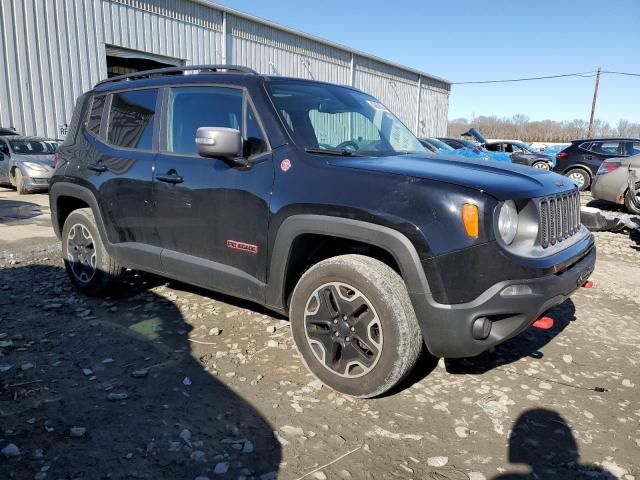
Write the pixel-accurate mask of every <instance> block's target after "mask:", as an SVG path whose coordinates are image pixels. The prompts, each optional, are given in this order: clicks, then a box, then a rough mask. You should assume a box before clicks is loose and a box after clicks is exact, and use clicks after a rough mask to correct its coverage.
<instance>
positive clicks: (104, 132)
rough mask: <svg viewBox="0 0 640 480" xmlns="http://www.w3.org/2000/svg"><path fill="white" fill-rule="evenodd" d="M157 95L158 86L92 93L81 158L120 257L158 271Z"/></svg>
mask: <svg viewBox="0 0 640 480" xmlns="http://www.w3.org/2000/svg"><path fill="white" fill-rule="evenodd" d="M158 99H159V90H158V89H157V88H147V89H134V90H128V91H121V92H114V93H112V94H97V95H96V96H94V98H93V99H92V105H91V108H90V110H89V114H88V116H87V119H86V123H85V130H86V134H85V135H86V139H87V140H88V141H89V142H90V143H92V144H93V148H90V149H87V150H88V152H89V155H88V156H87V157H86V158H85V162H84V163H83V167H84V168H85V169H86V172H84V173H85V175H86V176H87V180H88V181H89V182H91V184H92V185H93V186H94V188H95V189H96V191H97V200H98V205H99V207H100V209H101V212H102V216H103V220H104V223H105V227H106V229H107V236H108V237H109V241H110V242H111V243H113V244H114V245H115V246H116V248H117V249H118V252H117V254H118V258H119V259H120V260H121V261H122V262H123V263H126V264H127V265H133V266H141V267H145V268H147V269H151V270H155V271H159V269H160V250H161V249H160V247H159V246H158V243H159V242H158V238H157V237H158V236H157V232H156V231H155V218H154V215H153V205H152V170H153V161H154V158H155V156H156V153H157V132H156V130H157V127H158V124H157V122H156V118H157V115H156V109H157V103H158Z"/></svg>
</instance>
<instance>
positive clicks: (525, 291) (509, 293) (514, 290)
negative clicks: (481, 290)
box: [500, 285, 533, 297]
mask: <svg viewBox="0 0 640 480" xmlns="http://www.w3.org/2000/svg"><path fill="white" fill-rule="evenodd" d="M532 293H533V290H531V287H530V286H529V285H510V286H508V287H507V288H505V289H504V290H502V292H500V295H502V296H503V297H516V296H518V295H531V294H532Z"/></svg>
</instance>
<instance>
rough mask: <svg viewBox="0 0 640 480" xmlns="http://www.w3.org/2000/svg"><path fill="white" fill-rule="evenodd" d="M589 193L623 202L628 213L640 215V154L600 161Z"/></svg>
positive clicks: (611, 200) (603, 198) (604, 198)
mask: <svg viewBox="0 0 640 480" xmlns="http://www.w3.org/2000/svg"><path fill="white" fill-rule="evenodd" d="M630 175H631V176H632V177H631V178H632V180H631V185H629V184H630V182H629V178H630ZM630 187H632V188H630ZM591 194H592V195H593V197H594V198H598V199H600V200H608V201H610V202H615V203H618V204H624V206H625V207H626V209H627V210H628V211H629V212H630V213H633V214H636V215H640V207H638V205H640V155H634V156H632V157H626V158H610V159H608V160H605V161H604V162H602V164H601V165H600V169H599V170H598V173H597V175H596V178H595V179H594V180H593V185H592V186H591ZM634 200H635V201H634Z"/></svg>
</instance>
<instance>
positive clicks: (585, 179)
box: [565, 168, 591, 192]
mask: <svg viewBox="0 0 640 480" xmlns="http://www.w3.org/2000/svg"><path fill="white" fill-rule="evenodd" d="M565 176H566V177H568V178H569V179H571V180H573V181H574V182H575V183H576V185H578V189H579V190H580V191H581V192H584V191H585V190H587V189H588V188H589V187H590V186H591V175H589V172H587V171H586V170H585V169H584V168H572V169H571V170H569V171H568V172H567V173H565Z"/></svg>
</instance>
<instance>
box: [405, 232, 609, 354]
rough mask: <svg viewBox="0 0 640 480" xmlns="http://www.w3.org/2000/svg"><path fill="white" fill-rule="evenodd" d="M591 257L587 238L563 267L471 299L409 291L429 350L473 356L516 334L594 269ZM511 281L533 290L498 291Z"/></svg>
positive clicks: (592, 249) (499, 285)
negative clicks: (444, 299) (450, 301)
mask: <svg viewBox="0 0 640 480" xmlns="http://www.w3.org/2000/svg"><path fill="white" fill-rule="evenodd" d="M595 260H596V250H595V246H594V244H593V242H590V244H589V247H588V248H585V249H584V250H582V251H581V252H580V253H579V254H577V255H576V256H575V257H573V259H572V261H571V262H568V265H567V267H566V268H565V269H562V270H560V271H558V272H556V273H554V274H550V275H545V276H541V277H538V278H529V279H524V280H506V281H501V282H498V283H496V284H495V285H493V286H491V287H490V288H488V289H487V290H486V291H485V292H484V293H482V294H481V295H480V296H478V297H477V298H476V299H475V300H473V301H471V302H467V303H461V304H457V305H444V304H439V303H437V302H435V301H434V300H433V297H432V296H431V295H430V294H429V293H412V294H411V300H412V302H413V305H414V308H415V310H416V314H417V316H418V321H419V323H420V327H421V330H422V334H423V337H424V340H425V343H426V345H427V348H428V349H429V351H430V352H431V353H432V354H433V355H435V356H438V357H445V358H455V357H472V356H475V355H479V354H480V353H482V352H484V351H485V350H487V349H489V348H491V347H493V346H495V345H498V344H499V343H502V342H504V341H506V340H508V339H510V338H512V337H514V336H516V335H518V334H519V333H521V332H522V331H523V330H525V329H526V328H528V327H529V326H530V325H531V323H533V322H534V321H535V320H536V319H537V318H539V317H540V316H541V315H542V314H544V313H545V312H546V311H548V310H549V309H551V308H553V307H554V306H556V305H559V304H560V303H562V302H564V301H565V300H566V299H567V298H568V297H569V296H570V295H571V294H572V293H573V292H574V291H575V290H576V289H577V288H578V287H580V286H581V285H582V284H584V282H585V281H586V280H587V279H588V278H589V275H591V273H592V272H593V268H594V265H595ZM511 285H527V286H528V287H529V288H530V289H531V292H532V293H531V294H526V295H514V296H504V295H502V292H503V290H504V289H505V288H507V287H509V286H511ZM485 319H486V320H485ZM487 320H488V321H489V322H490V323H489V326H490V330H489V331H488V333H487V330H486V323H485V322H486V321H487ZM478 322H481V323H483V324H484V326H485V330H484V331H482V329H479V328H478V326H479V323H478ZM478 332H481V333H480V334H479V333H478ZM485 334H486V337H484V338H482V337H483V336H484V335H485ZM478 337H481V338H478Z"/></svg>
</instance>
